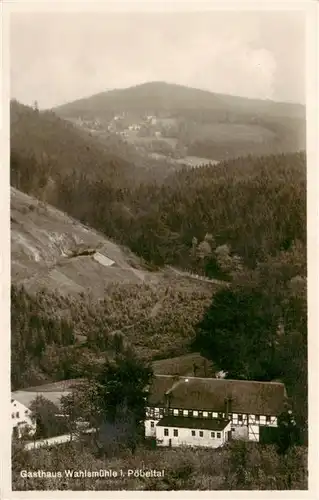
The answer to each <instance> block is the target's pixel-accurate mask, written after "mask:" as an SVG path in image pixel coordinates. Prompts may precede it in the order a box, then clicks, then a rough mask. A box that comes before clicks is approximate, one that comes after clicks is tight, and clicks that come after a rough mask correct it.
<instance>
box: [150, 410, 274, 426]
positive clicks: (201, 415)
mask: <svg viewBox="0 0 319 500" xmlns="http://www.w3.org/2000/svg"><path fill="white" fill-rule="evenodd" d="M160 414H162V412H161V411H160V412H159V411H158V410H157V411H155V410H154V408H150V410H149V416H150V417H153V418H155V417H157V416H160ZM164 415H170V416H175V417H176V416H179V417H187V416H188V417H198V418H224V416H225V414H224V413H215V412H214V414H213V412H206V411H197V410H177V409H173V408H169V409H168V410H167V409H165V410H164ZM230 416H231V415H230ZM251 416H252V417H255V421H256V422H259V421H260V415H251ZM237 418H238V422H242V421H243V415H240V414H239V415H238V417H237ZM233 419H234V416H233ZM270 421H271V417H270V416H269V415H267V416H266V422H267V423H270Z"/></svg>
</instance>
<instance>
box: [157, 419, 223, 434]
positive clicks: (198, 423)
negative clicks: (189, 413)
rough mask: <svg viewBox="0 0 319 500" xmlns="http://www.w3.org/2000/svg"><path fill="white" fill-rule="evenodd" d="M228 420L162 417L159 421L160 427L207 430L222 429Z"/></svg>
mask: <svg viewBox="0 0 319 500" xmlns="http://www.w3.org/2000/svg"><path fill="white" fill-rule="evenodd" d="M229 422H230V420H221V419H218V418H191V417H170V416H168V417H163V418H162V419H161V420H160V421H159V422H158V424H157V425H158V426H160V427H176V428H179V427H182V428H186V429H203V430H208V431H222V430H224V429H225V427H226V425H227V424H229Z"/></svg>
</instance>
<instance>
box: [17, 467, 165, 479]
mask: <svg viewBox="0 0 319 500" xmlns="http://www.w3.org/2000/svg"><path fill="white" fill-rule="evenodd" d="M164 475H165V471H164V469H161V470H157V469H116V470H115V469H99V470H87V469H83V470H74V469H65V470H64V471H45V470H21V472H20V476H21V477H22V478H25V479H37V478H38V479H43V478H47V479H49V478H63V477H68V478H74V479H79V478H99V479H101V478H105V479H107V478H117V477H118V478H120V477H153V478H155V477H159V478H160V477H164Z"/></svg>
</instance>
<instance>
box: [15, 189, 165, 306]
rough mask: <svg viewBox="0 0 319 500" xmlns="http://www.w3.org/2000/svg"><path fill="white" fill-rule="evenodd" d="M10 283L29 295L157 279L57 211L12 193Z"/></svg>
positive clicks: (97, 289)
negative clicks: (24, 289)
mask: <svg viewBox="0 0 319 500" xmlns="http://www.w3.org/2000/svg"><path fill="white" fill-rule="evenodd" d="M11 277H12V283H13V284H17V285H24V286H25V288H26V289H27V290H30V291H32V292H36V291H39V290H40V289H41V288H46V289H48V290H50V291H55V292H58V293H62V294H71V295H72V294H78V293H81V292H84V293H87V292H91V293H92V294H93V296H96V297H102V296H103V294H104V290H105V287H106V286H107V285H109V284H110V283H122V284H140V283H147V282H149V281H150V280H151V279H153V278H154V279H155V278H156V276H155V274H154V275H153V274H152V273H150V272H148V271H146V270H145V269H144V268H143V266H142V264H141V261H140V260H139V258H138V257H136V256H134V255H133V254H132V253H131V252H130V251H129V250H127V249H125V248H123V247H120V246H119V245H116V244H115V243H113V242H112V241H110V240H109V239H107V238H106V237H105V236H102V235H101V234H99V233H97V232H96V231H94V230H93V229H91V228H88V227H86V226H84V225H83V224H81V223H80V222H78V221H76V220H75V219H72V218H71V217H69V216H68V215H66V214H64V213H63V212H61V211H59V210H57V209H56V208H54V207H52V206H50V205H46V204H44V203H41V202H39V201H38V200H36V199H35V198H33V197H31V196H28V195H26V194H24V193H22V192H21V191H18V190H17V189H15V188H11Z"/></svg>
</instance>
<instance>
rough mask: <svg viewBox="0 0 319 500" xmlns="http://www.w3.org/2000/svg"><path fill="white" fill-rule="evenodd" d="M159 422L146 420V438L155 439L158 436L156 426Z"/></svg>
mask: <svg viewBox="0 0 319 500" xmlns="http://www.w3.org/2000/svg"><path fill="white" fill-rule="evenodd" d="M151 422H153V423H154V427H152V424H151ZM158 422H159V420H154V419H147V420H145V424H144V426H145V436H146V437H155V436H156V425H157V423H158Z"/></svg>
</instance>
